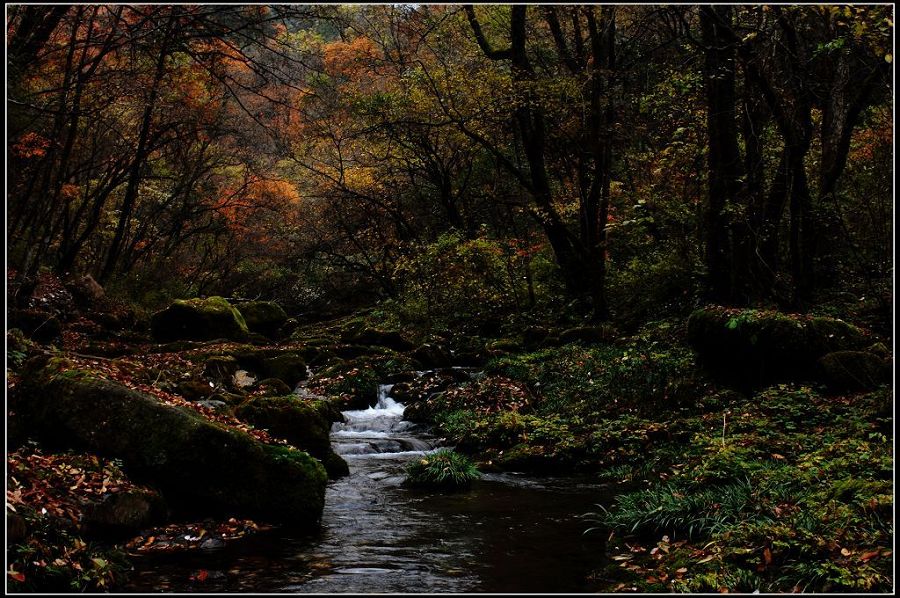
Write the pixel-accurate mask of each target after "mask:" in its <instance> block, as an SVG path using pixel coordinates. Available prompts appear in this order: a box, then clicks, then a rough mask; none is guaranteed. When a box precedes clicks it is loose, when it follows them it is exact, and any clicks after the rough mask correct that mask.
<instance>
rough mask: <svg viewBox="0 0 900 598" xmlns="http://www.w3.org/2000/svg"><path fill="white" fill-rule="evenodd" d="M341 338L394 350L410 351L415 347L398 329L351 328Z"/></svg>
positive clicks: (347, 341)
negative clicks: (357, 329)
mask: <svg viewBox="0 0 900 598" xmlns="http://www.w3.org/2000/svg"><path fill="white" fill-rule="evenodd" d="M341 340H342V341H344V342H345V343H353V344H356V345H368V346H373V347H385V348H387V349H392V350H394V351H410V350H412V349H414V348H415V345H414V344H413V343H412V342H410V341H409V340H407V339H405V338H403V335H401V334H400V333H399V332H397V331H396V330H378V329H375V328H363V329H362V330H360V331H358V332H357V331H355V330H352V329H351V330H348V331H346V332H345V333H344V334H342V335H341Z"/></svg>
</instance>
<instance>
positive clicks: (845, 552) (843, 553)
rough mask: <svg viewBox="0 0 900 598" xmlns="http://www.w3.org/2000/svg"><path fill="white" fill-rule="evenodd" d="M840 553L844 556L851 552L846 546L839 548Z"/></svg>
mask: <svg viewBox="0 0 900 598" xmlns="http://www.w3.org/2000/svg"><path fill="white" fill-rule="evenodd" d="M841 554H842V555H844V556H850V555H851V554H853V553H852V552H850V551H849V550H847V549H846V548H841Z"/></svg>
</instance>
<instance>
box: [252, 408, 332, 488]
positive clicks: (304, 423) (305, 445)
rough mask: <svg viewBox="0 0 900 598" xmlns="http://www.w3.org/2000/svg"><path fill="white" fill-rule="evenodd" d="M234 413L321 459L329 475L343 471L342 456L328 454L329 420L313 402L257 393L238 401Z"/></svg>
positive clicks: (329, 450) (329, 446)
mask: <svg viewBox="0 0 900 598" xmlns="http://www.w3.org/2000/svg"><path fill="white" fill-rule="evenodd" d="M235 415H236V416H237V417H238V419H241V420H243V421H245V422H247V423H250V424H253V426H254V427H256V428H262V429H265V430H268V431H269V433H270V434H272V435H273V436H277V437H278V438H283V439H284V440H287V441H288V442H290V443H291V444H292V445H294V446H295V447H297V448H299V449H302V450H304V451H307V452H308V453H309V454H310V455H312V456H314V457H316V458H317V459H319V460H321V461H322V463H323V464H324V465H325V469H326V471H328V475H329V476H331V477H339V476H341V475H345V474H346V473H347V465H346V463H344V464H343V465H341V462H343V459H340V457H338V459H334V457H333V456H332V453H333V451H332V449H331V439H330V437H329V431H330V430H331V422H330V421H329V418H328V417H326V415H325V413H323V410H322V409H321V408H320V407H319V406H318V405H317V404H316V403H314V402H309V401H304V400H303V399H301V398H299V397H297V396H296V395H288V396H282V397H257V398H253V399H250V400H248V401H246V402H245V403H243V404H241V406H240V407H238V408H237V410H236V411H235Z"/></svg>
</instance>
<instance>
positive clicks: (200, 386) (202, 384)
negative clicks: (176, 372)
mask: <svg viewBox="0 0 900 598" xmlns="http://www.w3.org/2000/svg"><path fill="white" fill-rule="evenodd" d="M175 389H176V390H177V391H178V394H180V395H181V396H183V397H184V398H185V399H187V400H188V401H202V400H203V399H208V398H210V397H211V396H212V395H213V393H214V392H215V389H214V388H213V387H212V386H210V385H209V382H207V381H206V380H200V379H196V378H192V379H190V380H182V381H181V382H179V383H178V384H177V385H176V387H175Z"/></svg>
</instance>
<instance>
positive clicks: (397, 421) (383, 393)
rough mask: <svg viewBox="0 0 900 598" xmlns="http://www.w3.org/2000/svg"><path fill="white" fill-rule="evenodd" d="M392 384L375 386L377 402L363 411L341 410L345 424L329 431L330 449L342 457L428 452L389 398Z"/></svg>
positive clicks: (402, 407) (406, 455) (401, 408)
mask: <svg viewBox="0 0 900 598" xmlns="http://www.w3.org/2000/svg"><path fill="white" fill-rule="evenodd" d="M393 387H394V385H393V384H379V385H378V394H377V397H378V398H377V401H376V403H375V404H374V405H372V406H371V407H369V408H367V409H358V410H355V411H344V417H345V419H346V421H344V422H338V423H335V424H334V425H333V426H332V428H331V439H332V441H333V443H334V449H335V451H336V452H337V453H338V454H339V455H342V456H343V457H344V458H350V457H364V458H370V459H394V458H409V457H412V456H415V455H418V454H422V453H423V452H426V451H429V450H431V449H432V448H433V447H432V445H431V444H429V443H428V442H427V441H426V440H423V439H421V438H418V437H417V436H416V435H414V433H415V430H414V429H413V428H415V427H416V426H415V425H414V424H412V423H410V422H408V421H405V420H404V419H403V412H404V410H405V409H406V405H403V404H402V403H398V402H397V401H395V400H394V399H393V398H391V396H390V394H391V389H392V388H393Z"/></svg>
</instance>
